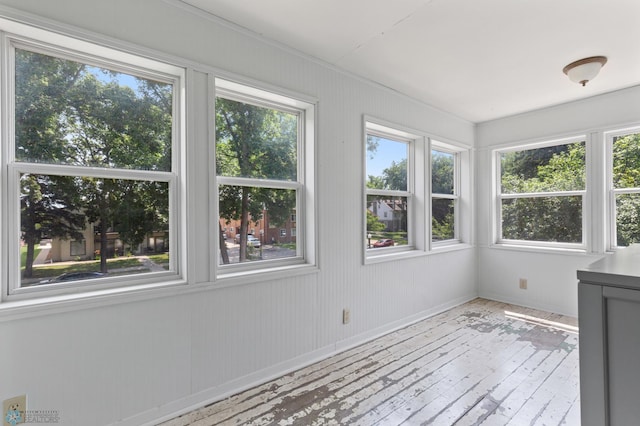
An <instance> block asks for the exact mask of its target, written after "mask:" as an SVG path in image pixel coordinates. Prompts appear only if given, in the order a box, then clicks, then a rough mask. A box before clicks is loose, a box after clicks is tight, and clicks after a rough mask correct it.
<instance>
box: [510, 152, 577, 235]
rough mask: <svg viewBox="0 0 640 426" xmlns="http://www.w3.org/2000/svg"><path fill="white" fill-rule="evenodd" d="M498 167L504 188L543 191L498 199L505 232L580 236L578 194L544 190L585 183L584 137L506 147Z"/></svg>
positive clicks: (516, 191) (518, 191)
mask: <svg viewBox="0 0 640 426" xmlns="http://www.w3.org/2000/svg"><path fill="white" fill-rule="evenodd" d="M501 171H502V176H501V177H502V179H501V184H502V192H503V193H506V194H517V193H528V194H531V193H540V194H541V196H536V197H524V198H515V199H504V200H503V201H502V236H503V238H506V239H514V240H527V241H552V242H568V243H581V242H582V197H581V196H578V195H571V194H567V195H556V196H544V194H543V193H545V192H562V191H579V190H583V189H584V188H585V181H586V167H585V144H584V143H580V142H579V143H572V144H567V145H558V146H553V147H546V148H538V149H532V150H525V151H517V152H510V153H505V154H503V155H502V168H501Z"/></svg>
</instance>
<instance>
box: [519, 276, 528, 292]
mask: <svg viewBox="0 0 640 426" xmlns="http://www.w3.org/2000/svg"><path fill="white" fill-rule="evenodd" d="M520 289H521V290H526V289H527V279H526V278H520Z"/></svg>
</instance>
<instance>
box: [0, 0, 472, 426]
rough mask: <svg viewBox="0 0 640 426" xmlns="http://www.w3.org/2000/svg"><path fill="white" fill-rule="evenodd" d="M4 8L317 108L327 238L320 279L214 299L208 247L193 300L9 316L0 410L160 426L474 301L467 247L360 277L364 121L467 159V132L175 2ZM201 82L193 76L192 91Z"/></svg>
mask: <svg viewBox="0 0 640 426" xmlns="http://www.w3.org/2000/svg"><path fill="white" fill-rule="evenodd" d="M0 4H2V5H5V6H9V7H11V8H16V9H19V10H21V11H25V12H29V13H33V14H35V15H37V16H40V17H44V18H47V19H51V20H53V21H54V22H59V23H61V24H68V25H72V26H74V27H78V28H84V29H87V30H89V31H91V32H94V33H99V34H103V35H106V36H109V37H113V38H116V39H119V40H123V41H125V42H129V43H133V44H135V45H139V46H143V47H145V48H151V49H154V50H157V51H159V52H163V53H166V54H170V55H176V56H179V57H182V58H186V59H188V60H190V61H195V62H197V63H201V64H204V65H206V66H213V67H217V68H219V69H220V70H223V71H225V72H234V73H239V74H240V75H242V76H247V77H251V78H254V79H256V80H259V81H262V82H265V83H267V84H271V85H275V86H279V87H282V88H285V89H288V90H293V91H296V92H300V93H303V94H306V95H309V96H312V97H314V98H316V99H318V120H317V124H318V140H317V145H318V149H317V178H318V185H317V194H318V215H317V217H318V221H319V222H318V229H319V234H320V235H319V265H320V270H319V272H318V273H316V274H308V275H301V276H296V277H290V278H286V279H281V280H274V281H265V282H257V283H245V284H241V285H235V286H231V287H226V288H211V287H209V286H208V285H207V284H208V283H207V280H208V279H209V278H208V277H209V272H210V271H209V263H210V259H211V258H210V256H209V253H210V251H209V249H210V246H209V240H210V238H206V237H204V238H193V239H192V240H190V241H189V244H188V247H189V249H190V255H191V257H190V262H189V265H190V268H191V269H190V270H189V279H190V281H191V284H192V285H195V286H196V287H197V290H193V291H189V290H184V291H175V292H167V293H162V292H160V293H158V294H157V297H154V298H149V297H146V296H144V295H136V296H135V297H132V298H131V300H128V301H126V302H123V301H122V300H121V299H119V301H118V303H112V302H113V300H112V301H109V300H106V301H105V302H100V303H96V304H95V306H84V305H83V307H82V309H74V308H71V309H64V310H55V309H54V310H52V311H51V312H44V311H40V312H39V313H38V314H35V315H24V316H21V317H19V318H18V317H15V316H11V315H2V312H1V309H0V337H1V338H2V342H3V343H2V350H1V351H0V400H4V399H5V398H8V397H12V396H15V395H20V394H25V393H26V394H27V395H28V408H29V409H32V410H57V411H58V412H59V413H60V415H61V423H60V424H64V425H99V424H100V425H101V424H110V423H118V422H120V423H122V424H131V425H138V424H142V423H145V422H153V421H155V420H157V419H158V418H161V417H163V416H169V415H172V414H175V413H176V412H177V411H180V410H184V409H186V408H189V407H195V406H198V405H200V404H203V403H205V402H208V401H211V400H214V399H217V398H220V397H222V396H224V395H226V394H228V393H230V392H233V391H237V390H239V389H241V388H243V387H246V386H248V385H251V384H253V383H257V382H260V381H264V380H266V379H267V378H269V377H271V376H273V375H277V374H279V373H282V372H283V371H286V370H289V369H292V368H294V367H297V366H300V365H302V364H304V363H308V362H311V361H312V360H314V359H317V358H319V357H323V356H326V355H328V354H330V353H332V352H334V351H336V350H340V349H343V348H346V347H348V346H350V345H354V344H356V343H358V342H361V341H363V340H364V339H368V338H371V337H373V336H376V335H378V334H380V333H383V332H385V331H388V330H391V329H393V328H394V327H399V326H401V325H403V324H407V323H408V322H410V321H414V320H416V319H418V318H421V317H423V316H425V315H429V314H432V313H435V312H437V311H439V310H442V309H444V308H447V307H449V306H453V305H455V304H458V303H461V302H463V301H466V300H468V299H470V298H473V297H474V296H476V295H477V287H476V254H475V250H474V249H472V248H470V249H465V250H460V251H453V252H447V253H440V254H434V255H430V256H424V257H419V258H412V259H406V260H399V261H395V262H392V263H383V264H373V265H366V266H365V265H363V263H362V253H361V250H362V247H361V244H362V233H361V226H362V225H361V224H362V209H363V206H362V205H361V204H360V200H361V199H362V196H361V193H362V192H361V191H362V188H361V184H362V183H361V176H362V170H361V169H360V167H362V160H361V155H362V150H363V148H362V140H363V138H362V116H363V114H369V115H371V116H374V117H379V118H381V119H384V120H387V121H390V122H396V123H398V124H400V125H403V126H406V127H409V128H413V129H417V130H422V131H425V132H429V133H432V134H435V135H438V136H441V137H442V138H445V139H447V140H453V141H459V142H462V143H465V144H468V145H473V142H474V141H473V137H474V126H473V125H472V124H471V123H469V122H466V121H464V120H461V119H458V118H455V117H453V116H451V115H448V114H445V113H442V112H440V111H438V110H436V109H434V108H431V107H429V106H426V105H424V104H421V103H418V102H415V101H412V100H410V99H409V98H407V97H404V96H401V95H399V94H396V93H393V92H391V91H389V90H387V89H384V88H381V87H379V86H376V85H373V84H371V83H369V82H366V81H363V80H360V79H357V78H354V77H352V76H349V75H346V74H344V73H341V72H339V71H336V70H334V69H331V68H329V67H327V66H324V65H323V64H320V63H318V62H316V61H313V60H310V59H309V58H305V57H303V56H301V55H298V54H295V53H294V52H291V51H288V50H286V49H283V48H280V47H278V46H274V45H272V44H269V43H265V42H262V41H259V40H257V39H256V38H255V37H253V36H251V35H248V34H246V33H245V32H241V31H236V30H235V29H234V28H232V27H229V26H227V25H223V24H220V23H219V22H216V21H215V20H209V19H204V18H201V17H198V16H197V15H195V14H193V13H191V12H189V11H188V10H185V9H182V8H179V7H176V6H175V4H174V3H172V2H170V1H158V0H136V1H131V0H110V1H98V0H94V1H86V0H56V1H41V0H1V1H0ZM0 12H1V10H0ZM4 12H5V13H9V14H14V15H15V12H14V11H12V10H9V9H5V10H4ZM205 82H206V79H205V76H204V74H202V73H200V72H196V73H195V75H194V84H196V85H200V86H199V87H204V83H205ZM204 93H206V92H204ZM204 101H206V99H204V97H203V92H200V94H199V97H198V98H197V99H196V102H201V103H204ZM199 114H200V115H199V116H198V118H196V120H195V122H196V124H198V123H200V124H201V123H202V121H203V119H204V118H206V117H203V114H205V113H204V112H203V111H202V110H200V111H199ZM188 130H189V131H190V132H191V131H193V133H190V134H192V135H195V136H196V137H195V138H192V139H191V140H190V143H191V145H190V147H189V152H190V155H191V157H190V165H189V170H190V181H189V184H190V188H189V200H190V201H189V203H190V204H189V211H190V212H191V216H190V218H191V223H189V229H190V230H191V231H192V233H193V234H192V235H196V233H197V234H198V235H205V236H206V235H208V234H207V232H208V231H209V230H210V223H209V221H210V220H211V219H210V217H211V216H210V215H209V213H208V207H209V205H208V202H207V199H206V197H203V196H202V194H207V193H208V191H209V185H208V183H207V178H208V174H207V173H208V172H207V165H208V164H207V157H206V155H204V153H205V152H206V145H207V143H208V141H207V140H206V138H204V137H202V136H203V135H204V133H203V129H202V128H201V127H199V128H195V129H194V128H190V129H188ZM196 195H197V196H196ZM198 285H199V287H198ZM345 307H348V308H350V309H351V323H350V324H348V325H342V324H341V317H342V309H343V308H345Z"/></svg>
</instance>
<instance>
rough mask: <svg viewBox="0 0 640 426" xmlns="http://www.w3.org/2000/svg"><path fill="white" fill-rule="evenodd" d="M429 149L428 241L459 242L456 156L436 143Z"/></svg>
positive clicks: (457, 165)
mask: <svg viewBox="0 0 640 426" xmlns="http://www.w3.org/2000/svg"><path fill="white" fill-rule="evenodd" d="M431 147H432V148H431V240H432V241H433V242H434V243H437V242H442V241H451V240H459V236H458V235H459V231H458V225H457V223H458V210H459V208H458V199H459V194H460V189H459V186H460V184H459V181H460V179H459V178H458V171H459V167H460V165H459V164H460V161H459V153H458V152H455V151H451V150H448V149H447V148H446V147H445V146H444V145H442V144H439V143H438V142H436V141H432V144H431Z"/></svg>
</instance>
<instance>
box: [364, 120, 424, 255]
mask: <svg viewBox="0 0 640 426" xmlns="http://www.w3.org/2000/svg"><path fill="white" fill-rule="evenodd" d="M366 131H367V133H366V175H367V181H366V206H365V215H366V236H365V245H366V247H367V249H368V250H373V251H375V253H380V252H383V251H384V250H387V251H388V250H390V249H393V248H394V247H406V246H409V245H411V244H413V241H412V238H413V235H412V234H411V230H410V224H411V220H412V218H411V209H412V206H413V199H412V198H413V170H412V169H411V165H412V161H411V160H412V152H413V149H414V146H413V145H414V142H413V139H411V138H409V137H407V135H402V134H401V133H400V132H398V131H395V130H394V129H389V128H383V127H382V126H376V125H374V124H373V123H369V124H368V126H367V129H366ZM375 253H372V254H375Z"/></svg>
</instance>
